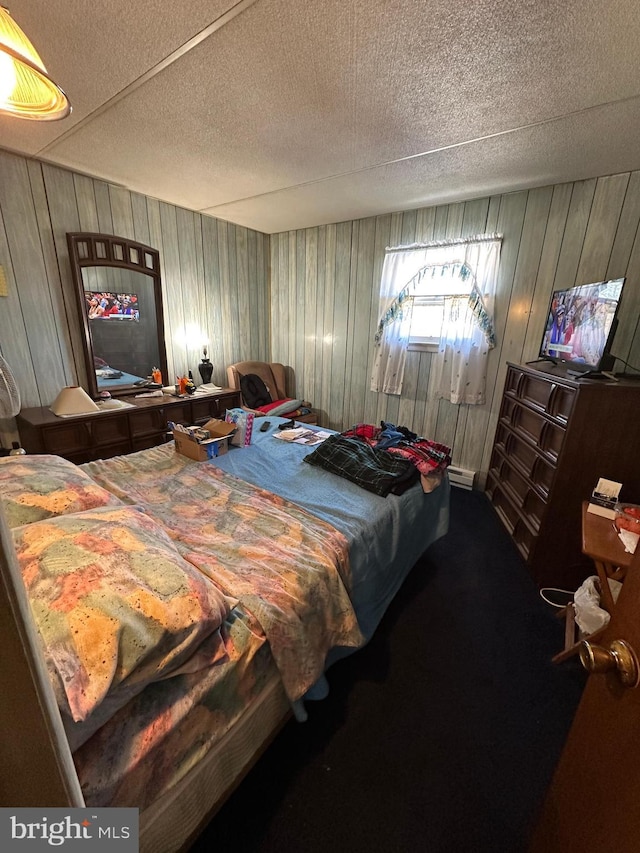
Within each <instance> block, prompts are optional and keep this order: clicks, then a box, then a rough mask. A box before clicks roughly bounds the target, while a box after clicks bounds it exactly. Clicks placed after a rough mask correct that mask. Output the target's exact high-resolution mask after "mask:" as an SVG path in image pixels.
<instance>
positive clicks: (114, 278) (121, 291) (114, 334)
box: [67, 233, 167, 397]
mask: <svg viewBox="0 0 640 853" xmlns="http://www.w3.org/2000/svg"><path fill="white" fill-rule="evenodd" d="M67 244H68V246H69V259H70V261H71V271H72V274H73V280H74V283H75V286H76V294H77V297H78V308H79V312H80V317H81V321H82V324H83V330H84V335H83V341H84V345H85V347H84V349H85V360H86V365H87V379H88V384H89V387H88V388H87V391H88V393H89V394H90V395H91V396H92V397H98V396H99V394H100V392H101V391H109V392H110V393H111V394H112V395H113V396H123V395H126V394H131V393H133V392H134V391H138V390H140V387H141V386H142V385H143V384H144V383H145V382H146V381H147V380H148V378H149V377H150V376H151V375H152V371H153V369H154V368H158V369H159V370H160V371H161V373H162V380H163V382H165V383H166V382H167V355H166V349H165V341H164V317H163V312H162V288H161V283H160V255H159V252H158V251H157V250H156V249H152V248H150V247H149V246H145V245H143V244H142V243H136V242H134V241H133V240H127V239H125V238H123V237H113V236H111V235H108V234H87V233H69V234H67Z"/></svg>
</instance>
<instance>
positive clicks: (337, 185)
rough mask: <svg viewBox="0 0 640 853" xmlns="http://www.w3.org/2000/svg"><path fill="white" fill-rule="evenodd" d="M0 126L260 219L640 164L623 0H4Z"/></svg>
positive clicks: (290, 219)
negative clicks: (50, 95)
mask: <svg viewBox="0 0 640 853" xmlns="http://www.w3.org/2000/svg"><path fill="white" fill-rule="evenodd" d="M11 12H12V15H13V17H14V18H15V19H16V21H18V23H20V25H21V26H22V27H23V29H24V30H25V31H26V32H27V33H28V34H29V36H30V37H31V39H32V40H33V42H34V44H35V45H36V46H37V48H38V50H39V51H40V54H41V55H42V57H43V60H44V62H45V64H46V65H47V67H48V69H49V72H50V73H51V74H52V76H53V77H54V78H55V79H56V80H57V81H58V83H59V84H60V85H61V86H62V88H63V89H65V91H66V92H67V94H68V95H69V97H70V99H71V102H72V104H73V113H72V115H71V116H70V117H69V118H68V119H65V120H63V121H60V122H47V123H44V124H35V123H33V122H25V121H21V120H18V119H13V118H10V117H0V145H1V146H2V147H4V148H7V149H9V150H12V151H17V152H19V153H22V154H25V155H29V156H34V157H38V158H40V159H42V160H46V161H49V162H52V163H56V164H58V165H61V166H64V167H67V168H70V169H73V170H75V171H79V172H83V173H86V174H90V175H93V176H96V177H99V178H102V179H104V180H106V181H110V182H113V183H116V184H120V185H123V186H126V187H128V188H129V189H131V190H135V191H138V192H141V193H144V194H146V195H149V196H152V197H155V198H158V199H161V200H164V201H168V202H171V203H173V204H177V205H181V206H184V207H188V208H191V209H193V210H199V211H202V212H205V213H209V214H212V215H214V216H219V217H221V218H224V219H228V220H230V221H232V222H236V223H239V224H242V225H246V226H248V227H251V228H255V229H257V230H259V231H263V232H266V233H274V232H278V231H284V230H288V229H294V228H303V227H307V226H311V225H318V224H322V223H327V222H339V221H343V220H345V219H356V218H359V217H362V216H369V215H372V214H376V213H384V212H388V211H393V210H403V209H409V208H416V207H423V206H426V205H430V204H437V203H445V202H452V201H457V200H462V199H469V198H476V197H478V196H484V195H488V194H493V193H498V192H504V191H508V190H514V189H522V188H526V187H531V186H541V185H545V184H549V183H559V182H563V181H570V180H576V179H581V178H587V177H593V176H596V175H605V174H613V173H616V172H621V171H627V170H631V169H638V168H640V146H639V145H638V143H637V140H638V139H639V138H640V51H638V48H637V45H638V44H639V43H640V15H639V14H638V7H637V0H610V2H607V3H602V2H601V0H597V2H596V0H558V2H556V0H535V2H533V0H511V2H497V0H496V2H490V0H446V2H445V1H444V0H242V2H239V3H234V0H208V2H207V0H200V2H198V0H180V2H169V1H168V0H163V2H161V0H136V2H131V0H128V2H124V0H109V2H105V3H99V4H87V3H85V2H82V0H57V2H56V3H55V4H51V5H49V6H48V7H47V13H46V15H44V14H43V6H42V2H41V0H15V2H12V3H11Z"/></svg>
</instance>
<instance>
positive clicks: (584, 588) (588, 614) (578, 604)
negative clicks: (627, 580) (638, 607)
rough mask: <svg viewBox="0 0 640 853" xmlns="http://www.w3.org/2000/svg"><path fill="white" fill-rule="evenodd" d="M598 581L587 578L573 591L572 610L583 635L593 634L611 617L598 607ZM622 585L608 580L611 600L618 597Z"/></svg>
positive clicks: (595, 578)
mask: <svg viewBox="0 0 640 853" xmlns="http://www.w3.org/2000/svg"><path fill="white" fill-rule="evenodd" d="M599 584H600V581H599V579H598V577H597V576H596V575H592V576H591V577H588V578H587V579H586V580H585V581H584V582H583V583H582V584H581V586H579V587H578V589H577V590H576V591H575V594H574V596H573V609H574V610H575V614H576V624H577V625H578V628H580V630H581V631H582V633H583V634H593V633H594V631H599V630H600V628H604V626H605V625H607V624H608V622H609V619H610V618H611V616H610V615H609V613H608V612H607V611H606V610H605V609H604V608H603V607H600V589H599ZM621 586H622V584H621V583H619V581H614V580H611V579H609V587H610V589H611V594H612V596H613V600H614V601H615V600H616V599H617V597H618V593H619V592H620V588H621Z"/></svg>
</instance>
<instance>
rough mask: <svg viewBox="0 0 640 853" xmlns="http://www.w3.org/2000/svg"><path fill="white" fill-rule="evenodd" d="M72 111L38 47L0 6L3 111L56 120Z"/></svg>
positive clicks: (0, 96)
mask: <svg viewBox="0 0 640 853" xmlns="http://www.w3.org/2000/svg"><path fill="white" fill-rule="evenodd" d="M70 112H71V105H70V104H69V100H68V98H67V96H66V95H65V93H64V92H63V91H62V89H61V88H60V87H59V86H57V85H56V84H55V83H54V82H53V80H52V79H51V78H50V77H49V75H48V74H47V69H46V68H45V67H44V63H43V62H42V60H41V59H40V57H39V56H38V53H37V51H36V49H35V48H34V46H33V45H32V44H31V42H30V41H29V39H28V38H27V37H26V35H25V34H24V33H23V32H22V30H21V29H20V27H19V26H18V25H17V24H16V22H15V21H14V20H13V18H12V17H11V15H10V14H9V11H8V10H7V9H5V8H4V7H3V6H0V113H8V114H9V115H13V116H18V117H20V118H28V119H40V120H53V119H60V118H64V117H65V116H68V115H69V113H70Z"/></svg>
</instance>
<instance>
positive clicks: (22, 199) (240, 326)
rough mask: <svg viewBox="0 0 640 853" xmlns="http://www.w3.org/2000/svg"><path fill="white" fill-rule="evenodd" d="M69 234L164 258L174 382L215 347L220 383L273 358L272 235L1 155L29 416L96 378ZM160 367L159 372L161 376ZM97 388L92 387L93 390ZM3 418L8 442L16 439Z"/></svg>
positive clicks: (14, 317) (15, 321)
mask: <svg viewBox="0 0 640 853" xmlns="http://www.w3.org/2000/svg"><path fill="white" fill-rule="evenodd" d="M68 231H98V232H103V233H107V234H115V235H117V236H121V237H128V238H130V239H135V240H138V241H140V242H142V243H145V244H147V245H150V246H153V247H154V248H156V249H159V250H160V258H161V273H162V286H163V299H164V315H165V336H166V344H167V359H168V365H169V370H170V376H169V377H164V380H165V382H167V381H168V382H169V383H171V384H173V378H174V376H175V374H176V373H177V372H181V373H184V372H185V371H187V370H192V371H193V372H194V378H195V379H196V380H197V381H198V382H199V381H200V379H199V374H198V372H197V365H198V363H199V361H200V358H201V356H202V351H201V347H200V344H199V340H198V339H199V338H200V335H202V336H203V338H204V339H205V340H206V341H208V342H209V355H210V358H211V361H212V362H213V365H214V373H213V377H212V381H213V382H215V383H217V384H218V385H226V366H227V365H228V364H232V363H233V362H235V361H240V360H242V359H244V358H248V357H249V356H251V357H252V358H257V359H260V360H266V359H268V357H269V275H268V263H269V248H268V244H269V238H268V236H266V235H264V234H260V233H258V232H256V231H251V230H249V229H247V228H242V227H240V226H236V225H232V224H230V223H227V222H223V221H221V220H218V219H214V218H213V217H210V216H202V215H200V214H198V213H194V212H192V211H189V210H185V209H183V208H179V207H174V206H173V205H170V204H165V203H163V202H159V201H156V200H155V199H152V198H148V197H146V196H143V195H139V194H137V193H133V192H129V191H128V190H125V189H122V188H120V187H116V186H113V185H110V184H107V183H104V182H103V181H99V180H94V179H92V178H88V177H85V176H82V175H78V174H74V173H72V172H69V171H66V170H63V169H59V168H56V167H53V166H50V165H48V164H45V163H41V162H39V161H35V160H27V159H25V158H23V157H19V156H16V155H13V154H10V153H8V152H4V151H0V265H2V267H4V271H5V275H6V279H7V285H8V295H7V296H0V352H1V353H2V355H3V356H4V357H5V359H6V360H7V362H8V363H9V364H10V366H11V368H12V371H13V373H14V374H15V377H16V380H17V383H18V386H19V389H20V393H21V397H22V405H23V407H29V406H47V405H49V404H50V403H51V402H53V400H54V399H55V397H56V395H57V393H58V391H59V390H60V389H61V388H62V387H64V386H65V385H72V384H76V383H77V384H84V383H85V380H86V376H85V365H84V356H83V350H82V343H81V337H80V332H81V326H80V323H79V320H78V316H77V307H76V297H75V294H74V292H73V283H72V280H71V272H70V267H69V256H68V253H67V242H66V233H67V232H68ZM151 367H152V365H150V368H151ZM85 387H86V385H85ZM16 438H17V435H16V433H15V425H14V423H13V422H12V421H6V420H5V421H0V443H2V444H3V445H4V446H5V447H6V446H10V441H11V440H13V439H16Z"/></svg>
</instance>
